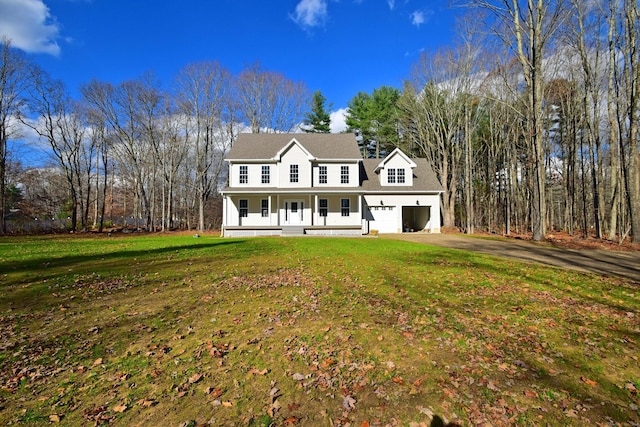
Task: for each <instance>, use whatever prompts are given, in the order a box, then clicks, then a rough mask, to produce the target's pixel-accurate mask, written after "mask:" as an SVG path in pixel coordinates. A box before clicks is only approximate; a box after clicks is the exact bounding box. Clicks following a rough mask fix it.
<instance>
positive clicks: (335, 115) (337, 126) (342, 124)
mask: <svg viewBox="0 0 640 427" xmlns="http://www.w3.org/2000/svg"><path fill="white" fill-rule="evenodd" d="M346 115H347V109H346V108H341V109H339V110H338V111H332V112H331V114H330V115H329V118H330V119H331V124H330V125H329V127H330V128H331V133H340V132H344V131H345V130H347V118H346Z"/></svg>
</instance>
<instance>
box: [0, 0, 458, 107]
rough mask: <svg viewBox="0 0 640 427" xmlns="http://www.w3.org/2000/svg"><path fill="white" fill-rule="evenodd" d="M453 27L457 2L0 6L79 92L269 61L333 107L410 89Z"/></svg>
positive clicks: (27, 2)
mask: <svg viewBox="0 0 640 427" xmlns="http://www.w3.org/2000/svg"><path fill="white" fill-rule="evenodd" d="M458 12H459V11H458ZM453 26H454V15H453V12H452V11H451V10H450V9H448V8H447V0H431V1H429V0H286V1H284V0H244V1H243V0H210V1H206V0H180V1H168V0H167V1H165V0H154V1H143V0H0V34H3V35H6V36H7V37H9V38H10V39H11V40H12V44H13V46H14V47H17V48H20V49H22V50H24V51H25V52H27V53H29V54H31V55H32V57H33V58H34V60H35V61H36V62H37V63H39V64H40V65H41V66H42V67H43V68H44V69H45V70H46V71H47V72H49V73H50V74H51V75H52V76H53V77H54V78H57V79H61V80H62V81H64V82H65V84H66V86H67V87H68V89H69V90H70V92H71V93H72V94H74V95H75V94H77V90H78V87H79V86H80V85H81V84H83V83H87V82H89V81H90V80H91V79H92V78H97V79H98V80H102V81H109V82H112V83H119V82H121V81H124V80H127V79H133V78H137V77H139V76H141V75H142V74H143V73H144V72H146V71H153V72H154V73H155V74H156V76H157V77H158V78H159V79H160V81H161V82H162V84H163V86H164V87H165V88H170V87H171V84H172V79H173V78H174V76H175V75H176V74H177V73H178V71H179V70H180V69H181V68H182V67H183V66H185V65H186V64H188V63H190V62H198V61H205V60H217V61H218V62H220V63H221V64H222V65H224V66H225V67H227V68H228V69H229V70H230V71H231V72H232V73H234V74H236V73H238V72H239V71H241V70H242V69H243V68H244V67H245V66H247V65H251V64H253V63H255V62H259V63H260V64H261V66H262V68H263V69H265V70H269V71H275V72H280V73H283V74H284V75H285V76H286V77H287V78H289V79H291V80H296V81H303V82H305V83H306V85H307V86H308V87H309V89H310V90H311V91H315V90H321V91H322V93H323V94H324V95H325V96H326V98H327V101H328V102H330V103H332V105H333V110H339V109H341V108H346V106H347V103H348V102H349V100H350V99H351V98H353V96H355V95H356V94H357V93H358V92H359V91H364V92H369V93H370V92H371V91H373V89H375V88H377V87H380V86H382V85H389V86H394V87H398V88H401V87H402V82H403V81H404V80H405V79H407V78H408V77H409V75H410V69H411V65H412V64H413V63H414V62H415V61H416V60H417V59H418V57H419V54H420V52H421V51H423V50H435V49H437V48H438V46H441V45H446V44H450V43H451V42H452V39H453V35H452V29H453Z"/></svg>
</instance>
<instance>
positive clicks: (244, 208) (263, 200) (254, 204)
mask: <svg viewBox="0 0 640 427" xmlns="http://www.w3.org/2000/svg"><path fill="white" fill-rule="evenodd" d="M224 196H225V197H224V199H223V217H224V218H223V224H225V225H223V229H222V234H223V236H227V237H229V236H283V235H300V234H314V235H361V234H362V232H363V228H362V226H363V222H362V209H363V206H362V195H361V194H359V193H357V192H352V193H340V194H337V193H330V192H324V193H295V192H281V193H276V194H256V193H255V192H252V193H251V194H249V192H246V193H233V194H229V193H228V194H225V195H224Z"/></svg>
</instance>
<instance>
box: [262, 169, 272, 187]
mask: <svg viewBox="0 0 640 427" xmlns="http://www.w3.org/2000/svg"><path fill="white" fill-rule="evenodd" d="M270 182H271V168H270V167H269V166H268V165H264V166H262V183H263V184H269V183H270Z"/></svg>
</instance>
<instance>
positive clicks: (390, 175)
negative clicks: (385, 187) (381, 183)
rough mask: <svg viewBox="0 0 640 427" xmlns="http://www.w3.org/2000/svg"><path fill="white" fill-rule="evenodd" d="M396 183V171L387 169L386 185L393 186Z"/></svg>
mask: <svg viewBox="0 0 640 427" xmlns="http://www.w3.org/2000/svg"><path fill="white" fill-rule="evenodd" d="M395 183H396V170H395V169H393V168H392V169H389V170H388V171H387V184H395Z"/></svg>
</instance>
